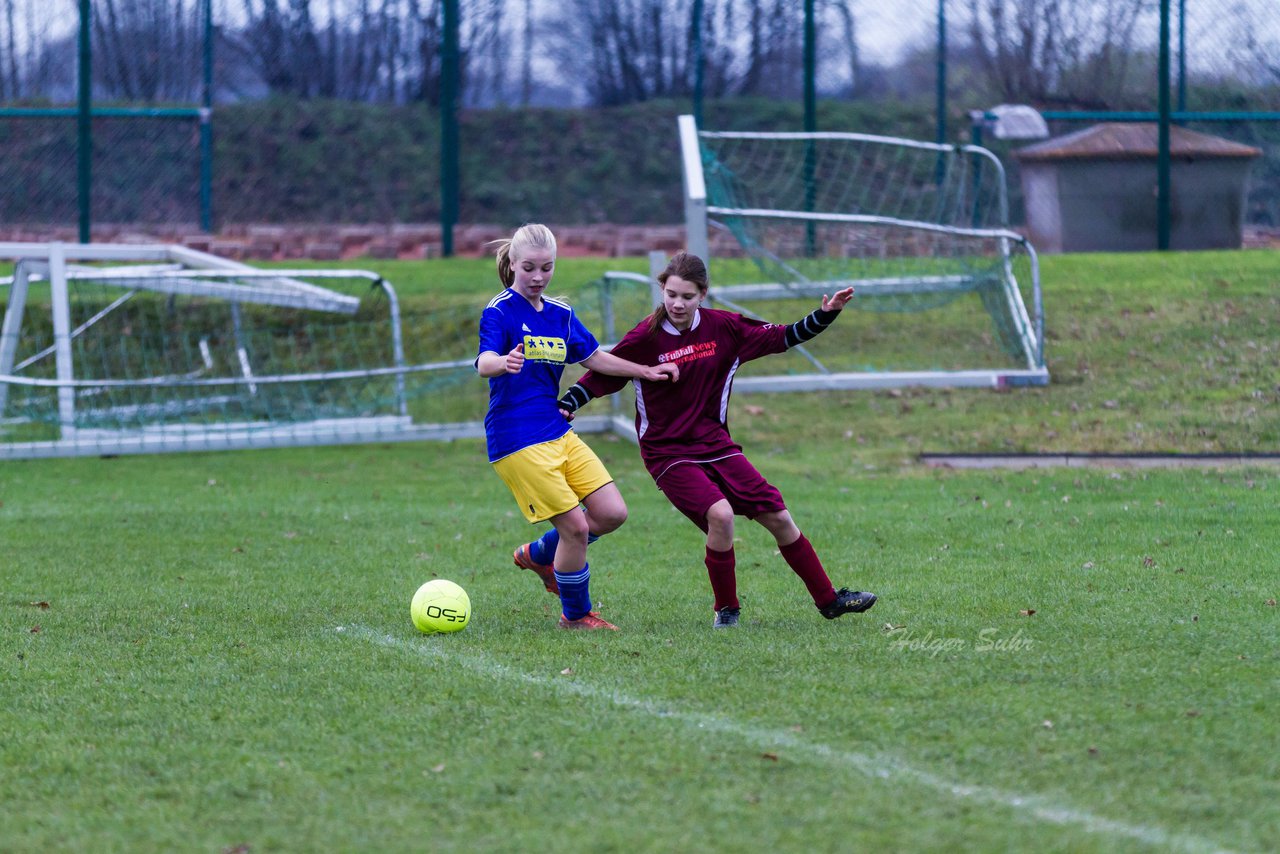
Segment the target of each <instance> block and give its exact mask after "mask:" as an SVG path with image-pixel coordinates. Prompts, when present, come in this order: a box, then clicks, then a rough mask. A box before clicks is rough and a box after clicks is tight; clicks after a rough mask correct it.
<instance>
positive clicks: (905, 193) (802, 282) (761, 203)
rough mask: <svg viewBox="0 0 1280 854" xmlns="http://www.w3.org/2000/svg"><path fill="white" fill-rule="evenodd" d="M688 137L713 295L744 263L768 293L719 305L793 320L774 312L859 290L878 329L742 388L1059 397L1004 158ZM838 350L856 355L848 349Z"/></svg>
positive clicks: (812, 139) (892, 143) (696, 221)
mask: <svg viewBox="0 0 1280 854" xmlns="http://www.w3.org/2000/svg"><path fill="white" fill-rule="evenodd" d="M678 126H679V132H680V145H681V159H682V165H683V177H684V204H685V224H686V227H687V235H688V236H687V240H688V247H689V250H690V251H691V252H694V253H696V254H698V255H701V256H702V257H704V258H707V259H708V263H709V265H710V267H711V272H712V281H713V283H715V282H718V281H723V280H724V278H725V276H724V275H723V273H724V271H725V270H726V269H728V268H730V267H731V265H732V262H731V261H729V262H728V263H726V261H727V259H732V258H745V259H750V261H751V262H754V267H755V269H756V272H757V275H760V274H762V275H763V276H764V277H765V279H766V281H764V282H753V283H748V284H740V285H716V284H713V287H712V288H711V291H710V294H709V296H710V299H711V303H712V305H716V304H719V306H720V307H723V308H729V309H733V310H738V311H742V312H743V313H745V314H749V315H754V316H768V317H769V319H771V320H786V319H790V318H789V317H779V316H777V315H779V314H780V313H785V311H786V310H783V309H780V308H779V307H776V306H775V307H766V306H764V303H767V302H771V301H776V300H790V301H797V300H800V298H803V302H802V303H801V302H797V304H796V305H797V307H796V308H795V309H794V311H799V310H800V305H804V306H808V307H810V308H811V307H812V306H811V303H812V302H813V301H814V298H815V297H820V296H821V295H822V294H829V293H832V292H834V291H835V290H838V289H840V288H843V287H846V286H852V287H853V288H854V291H855V296H854V300H853V302H852V303H850V306H851V307H853V308H856V309H860V310H861V311H860V312H857V313H858V314H861V315H863V316H862V317H861V319H860V320H850V319H844V320H842V321H841V322H840V324H837V326H836V327H833V332H834V331H835V330H836V329H839V330H841V331H840V332H839V333H837V334H836V335H833V334H832V333H828V334H827V335H824V336H823V340H822V341H821V343H822V345H823V351H824V352H825V353H827V354H828V355H827V356H824V358H822V359H819V358H817V357H815V356H814V355H813V354H812V353H811V352H810V351H809V350H807V349H804V348H797V352H796V354H795V357H796V359H798V360H799V361H796V362H795V363H794V365H792V366H791V367H789V368H787V373H786V374H785V375H780V374H774V375H769V376H760V375H755V376H751V375H746V376H742V377H741V378H739V379H738V380H737V381H736V382H735V385H736V387H738V388H744V389H746V388H750V389H755V390H761V391H791V390H797V391H798V390H807V389H827V388H886V387H896V386H911V385H927V386H989V387H1005V386H1012V385H1044V384H1046V383H1047V382H1048V380H1049V374H1048V371H1047V370H1046V368H1045V361H1044V317H1043V308H1042V305H1043V303H1042V300H1041V294H1040V276H1039V264H1038V260H1037V256H1036V252H1035V249H1034V248H1033V247H1032V245H1031V244H1030V243H1029V242H1028V241H1027V240H1026V238H1024V237H1023V236H1022V235H1020V234H1018V233H1017V232H1015V231H1013V230H1012V229H1010V228H1009V225H1008V199H1007V192H1006V182H1005V174H1004V169H1003V166H1002V165H1001V163H1000V161H999V159H998V158H996V157H995V155H994V154H992V153H991V152H990V151H988V150H987V149H984V148H981V147H979V146H974V145H956V146H949V145H939V144H936V143H928V142H918V141H914V140H908V139H898V138H892V137H881V136H871V135H867V134H856V133H749V132H717V131H708V130H700V129H699V128H698V127H697V125H696V123H695V122H694V119H693V117H692V116H687V115H686V116H680V117H679V120H678ZM713 258H714V259H715V261H714V263H713V262H712V261H711V259H713ZM846 314H849V312H846ZM769 315H773V316H769ZM797 316H800V315H798V314H797ZM828 337H831V338H836V339H838V340H840V341H841V342H842V343H841V344H840V345H839V346H838V347H837V348H836V349H834V350H833V348H832V346H830V345H831V344H832V343H833V342H831V341H827V340H825V339H827V338H828ZM818 343H819V342H815V346H816V345H817V344H818ZM772 364H774V365H776V364H777V363H776V362H773V363H772Z"/></svg>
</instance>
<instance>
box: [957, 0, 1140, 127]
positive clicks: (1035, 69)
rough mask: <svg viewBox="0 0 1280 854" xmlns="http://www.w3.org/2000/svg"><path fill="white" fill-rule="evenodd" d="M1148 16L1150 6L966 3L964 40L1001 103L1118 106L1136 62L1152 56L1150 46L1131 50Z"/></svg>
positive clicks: (1048, 0)
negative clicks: (967, 41) (965, 32)
mask: <svg viewBox="0 0 1280 854" xmlns="http://www.w3.org/2000/svg"><path fill="white" fill-rule="evenodd" d="M1152 8H1153V4H1152V2H1151V0H969V14H970V17H969V21H968V34H969V38H970V41H971V43H972V48H973V51H974V54H975V56H976V58H977V61H978V63H979V65H980V66H981V68H982V69H983V71H984V72H985V74H986V76H987V79H988V81H989V83H990V84H991V86H992V88H993V89H994V90H995V91H996V94H998V95H999V96H1000V97H1003V98H1004V99H1006V100H1011V101H1031V102H1035V103H1050V102H1063V101H1066V102H1071V103H1074V104H1077V105H1087V106H1095V107H1106V106H1118V105H1120V104H1122V103H1123V102H1124V100H1125V97H1126V93H1127V92H1128V90H1129V89H1130V84H1131V81H1130V79H1129V75H1130V71H1131V67H1132V65H1133V64H1134V61H1135V59H1137V58H1139V57H1140V56H1142V55H1143V53H1144V51H1145V54H1146V56H1147V57H1150V56H1151V55H1152V54H1153V53H1154V51H1155V48H1156V40H1155V38H1150V39H1149V41H1148V42H1147V43H1146V44H1137V38H1138V32H1139V29H1140V24H1142V23H1144V22H1149V21H1150V20H1151V13H1152ZM1146 88H1149V86H1148V87H1146Z"/></svg>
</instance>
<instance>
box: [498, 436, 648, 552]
mask: <svg viewBox="0 0 1280 854" xmlns="http://www.w3.org/2000/svg"><path fill="white" fill-rule="evenodd" d="M559 441H560V442H561V443H562V444H563V445H564V449H565V459H564V476H565V481H566V482H567V483H568V484H569V485H570V488H572V489H574V490H575V491H576V492H577V494H578V496H579V497H580V498H582V502H583V507H582V511H583V512H584V513H586V514H587V528H588V529H589V531H590V533H589V534H588V535H587V543H588V545H589V544H591V543H594V542H595V541H596V540H598V539H600V537H601V536H603V535H604V534H607V533H609V532H611V531H615V530H617V529H618V528H619V527H620V526H621V525H622V523H623V522H625V521H626V519H627V505H626V502H624V501H623V500H622V493H620V492H618V488H617V487H616V486H614V485H613V481H612V479H611V478H610V477H609V473H608V471H607V470H606V469H605V468H604V465H603V464H602V463H601V462H600V459H599V458H598V457H597V456H596V455H595V453H594V452H593V451H592V450H591V448H590V447H588V446H587V444H586V443H585V442H583V441H582V440H581V439H580V438H578V435H577V434H576V433H573V432H572V431H571V432H569V433H567V434H566V435H565V436H564V437H562V439H560V440H559ZM559 542H560V532H559V531H558V530H556V528H555V527H554V526H552V527H551V528H550V529H549V530H547V531H546V532H545V533H543V535H542V536H541V537H538V538H537V539H536V540H533V541H532V542H529V543H525V544H523V545H521V546H519V547H518V548H517V549H516V550H515V554H514V555H513V559H514V561H515V564H516V566H519V567H523V568H524V569H532V570H534V571H535V572H536V571H538V568H539V567H541V568H544V569H545V568H547V567H550V566H551V565H552V564H553V563H554V561H555V555H556V546H557V545H558V544H559Z"/></svg>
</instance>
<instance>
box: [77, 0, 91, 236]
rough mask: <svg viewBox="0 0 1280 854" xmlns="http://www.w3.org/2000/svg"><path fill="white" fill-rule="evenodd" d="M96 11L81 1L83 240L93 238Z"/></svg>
mask: <svg viewBox="0 0 1280 854" xmlns="http://www.w3.org/2000/svg"><path fill="white" fill-rule="evenodd" d="M92 26H93V10H92V8H91V6H90V2H89V0H80V79H79V105H80V111H79V115H78V118H77V120H76V193H77V197H78V199H79V204H80V242H81V243H88V242H89V240H90V235H89V231H90V224H91V223H92V208H91V207H90V204H89V203H90V199H91V196H90V188H91V186H92V180H93V115H92V110H93V74H92V73H91V72H92V65H90V59H91V57H90V33H91V29H92Z"/></svg>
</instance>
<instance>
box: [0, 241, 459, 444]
mask: <svg viewBox="0 0 1280 854" xmlns="http://www.w3.org/2000/svg"><path fill="white" fill-rule="evenodd" d="M0 258H7V259H9V260H10V262H12V264H13V267H12V269H13V274H12V275H11V276H9V277H7V278H5V279H3V280H0V298H3V299H4V303H5V311H4V322H3V326H2V327H0V458H5V457H39V456H71V455H90V454H125V453H144V452H160V451H194V450H221V449H232V448H258V447H275V446H291V445H315V444H337V443H350V442H370V441H398V440H412V439H424V438H443V439H448V438H457V437H463V436H482V435H483V427H482V424H481V423H480V420H479V419H480V418H481V417H482V415H483V411H484V409H483V406H484V402H483V394H482V392H480V391H479V390H477V393H474V394H468V393H464V394H458V393H456V390H457V389H458V388H460V387H469V386H473V385H476V386H478V385H482V384H479V383H476V382H475V371H474V369H473V367H472V359H473V358H474V349H475V337H474V336H475V320H474V317H473V316H474V315H475V314H476V312H475V311H474V309H473V308H471V307H467V308H466V310H465V311H463V310H462V309H458V310H456V311H451V310H448V309H442V310H438V311H433V312H431V314H430V316H429V317H428V316H425V315H424V316H411V317H409V318H405V317H402V315H401V311H400V305H399V302H398V299H397V296H396V292H395V290H394V288H393V287H392V285H391V284H390V283H389V282H387V281H385V280H383V279H382V278H381V277H380V276H378V275H377V274H375V273H371V272H367V271H363V270H259V269H254V268H250V267H248V266H246V265H243V264H239V263H236V262H232V261H227V260H225V259H221V258H217V257H215V256H212V255H207V254H204V253H200V252H195V251H192V250H190V249H186V248H183V247H177V246H113V245H105V244H98V245H85V246H81V245H71V244H13V243H10V244H5V243H0ZM406 327H408V328H406Z"/></svg>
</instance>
